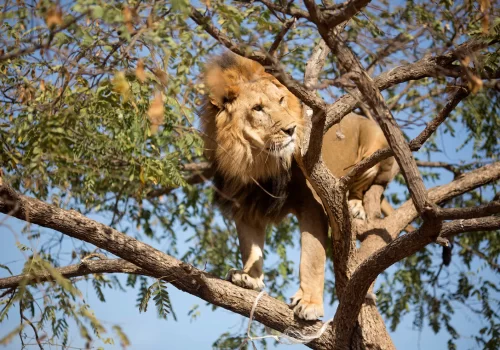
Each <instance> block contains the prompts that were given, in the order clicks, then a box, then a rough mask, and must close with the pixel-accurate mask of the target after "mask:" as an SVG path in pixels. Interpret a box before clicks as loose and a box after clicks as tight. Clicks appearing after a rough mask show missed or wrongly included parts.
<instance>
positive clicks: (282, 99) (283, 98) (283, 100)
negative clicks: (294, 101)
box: [280, 96, 285, 105]
mask: <svg viewBox="0 0 500 350" xmlns="http://www.w3.org/2000/svg"><path fill="white" fill-rule="evenodd" d="M283 102H285V96H283V97H282V98H280V105H282V104H283Z"/></svg>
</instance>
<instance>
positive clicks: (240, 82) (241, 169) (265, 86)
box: [201, 53, 303, 183]
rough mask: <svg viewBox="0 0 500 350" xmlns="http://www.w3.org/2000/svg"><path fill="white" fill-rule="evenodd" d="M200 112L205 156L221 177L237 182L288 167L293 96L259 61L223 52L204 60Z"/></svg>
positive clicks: (294, 120)
mask: <svg viewBox="0 0 500 350" xmlns="http://www.w3.org/2000/svg"><path fill="white" fill-rule="evenodd" d="M204 78H205V79H204V81H205V86H206V89H207V90H208V91H207V99H206V103H205V106H204V109H203V111H202V113H201V115H202V127H203V131H204V134H205V135H204V139H205V148H206V154H207V156H208V158H209V159H210V160H212V161H214V162H215V163H216V164H217V170H218V171H219V172H221V173H222V174H223V175H224V176H227V177H229V178H232V179H238V180H239V181H242V182H243V183H249V182H251V181H255V180H261V179H266V178H270V177H273V176H275V175H277V174H278V173H279V172H281V171H283V170H286V169H288V168H289V167H290V164H291V161H292V158H293V154H294V152H296V151H297V150H298V149H299V145H300V142H301V138H302V130H303V118H302V114H301V111H302V109H301V105H300V102H299V100H298V99H297V98H296V97H295V96H294V95H293V94H292V93H290V91H288V89H286V88H285V87H284V86H283V85H282V84H281V83H280V82H279V81H278V80H276V79H275V78H274V77H273V76H272V75H270V74H268V73H266V72H265V70H264V67H262V66H261V65H260V64H258V63H256V62H254V61H252V60H249V59H246V58H243V57H241V56H237V55H235V54H233V53H226V54H224V55H222V56H220V57H218V58H216V59H215V60H213V61H212V62H211V63H209V64H208V66H207V69H206V71H205V76H204Z"/></svg>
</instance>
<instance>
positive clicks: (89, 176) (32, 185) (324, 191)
mask: <svg viewBox="0 0 500 350" xmlns="http://www.w3.org/2000/svg"><path fill="white" fill-rule="evenodd" d="M0 7H1V10H2V11H1V14H0V16H1V19H2V27H1V32H2V33H1V39H0V40H1V45H0V46H1V47H2V49H0V92H1V94H2V96H1V97H0V98H1V102H2V104H3V108H2V110H1V111H0V120H1V124H0V140H1V145H2V152H1V153H0V165H1V171H2V173H1V177H0V212H2V213H4V214H7V216H13V217H16V218H18V219H20V220H23V221H26V222H27V223H29V224H35V225H28V226H27V228H26V229H25V230H24V235H26V236H25V237H26V238H27V239H29V240H37V241H38V242H40V243H39V244H38V245H37V247H38V249H37V250H34V249H33V248H30V247H28V246H25V245H22V244H19V246H18V248H19V249H22V250H28V251H29V252H30V254H29V256H28V259H27V261H26V264H25V267H24V269H23V271H21V272H20V273H19V275H17V276H11V277H5V278H1V279H0V289H2V292H1V294H0V295H1V300H2V309H1V313H0V322H1V321H3V320H5V318H6V317H7V316H9V314H10V313H12V306H13V305H14V304H16V303H18V304H19V307H20V317H21V323H20V326H19V327H18V328H16V329H13V330H11V332H9V333H8V334H7V335H6V336H5V337H4V338H3V339H2V340H1V343H7V342H9V341H10V340H11V339H12V337H13V336H15V335H16V334H18V333H19V334H22V333H23V332H28V331H32V332H33V335H34V337H35V338H36V339H35V340H36V344H37V345H36V346H39V347H40V348H43V346H45V345H46V344H53V343H54V342H58V343H59V342H60V343H61V344H63V345H64V344H66V342H67V339H68V332H69V328H68V327H69V326H68V323H67V321H66V320H67V319H68V318H71V319H73V320H74V321H75V322H76V324H77V326H78V328H79V329H80V334H81V335H82V337H83V338H84V339H86V341H87V345H86V346H87V347H90V346H91V345H92V344H93V341H94V339H95V338H100V339H104V340H106V339H105V338H104V335H103V334H104V333H103V332H104V331H105V328H104V327H103V325H102V324H101V323H100V322H99V320H98V319H97V318H96V317H95V316H94V315H93V313H92V312H91V311H90V309H89V305H86V304H85V303H84V302H82V301H81V300H80V299H78V298H75V296H77V295H78V294H79V291H78V288H77V285H76V284H75V278H77V277H80V278H81V277H82V276H84V277H85V278H86V279H88V280H89V281H91V282H92V285H93V286H94V288H95V291H96V294H97V295H98V297H99V298H100V299H102V300H104V293H105V288H122V286H121V284H120V280H119V279H117V278H116V277H114V275H109V274H113V273H125V274H128V277H127V282H126V287H125V288H131V289H133V288H138V293H139V304H138V307H139V310H140V311H144V310H145V308H146V306H147V304H148V301H149V299H150V298H154V300H155V304H156V306H157V309H158V312H159V315H160V316H162V317H164V318H167V317H168V315H169V314H170V313H171V312H172V305H171V301H170V299H169V296H168V292H167V290H166V287H167V284H171V285H173V286H175V287H176V288H179V289H180V290H183V291H185V292H188V293H190V294H193V295H195V296H198V297H199V298H201V299H203V300H205V301H207V302H209V303H212V304H213V305H216V306H219V307H222V308H225V309H228V310H231V311H233V312H236V313H239V314H241V315H244V316H249V314H250V312H251V310H252V307H253V306H254V301H255V299H256V297H257V294H258V293H257V292H255V291H250V290H245V289H242V288H240V287H237V286H235V285H232V284H230V283H229V282H226V281H224V280H222V279H220V278H219V277H216V276H223V275H224V274H225V272H226V271H227V270H228V269H229V267H230V266H235V265H236V264H238V253H237V244H236V238H235V237H236V236H235V233H234V230H233V229H232V226H231V225H230V224H227V223H225V222H223V221H222V220H220V219H219V218H220V216H219V215H218V213H217V210H216V208H214V207H213V206H212V205H211V199H212V194H213V191H216V190H217V189H214V188H213V186H212V185H211V184H210V177H211V175H212V169H211V168H210V165H209V164H207V163H206V162H204V159H203V157H202V148H203V146H202V143H201V141H200V137H199V131H198V129H197V126H198V122H197V119H196V113H195V112H196V109H197V107H198V106H199V105H200V100H201V97H202V95H203V93H204V86H203V83H202V81H201V79H200V78H199V77H200V72H201V71H202V66H203V63H204V62H206V60H207V59H208V57H209V55H211V54H217V53H220V52H221V51H222V49H224V50H231V51H233V52H235V53H237V54H239V55H242V56H246V57H248V58H250V59H253V60H255V61H257V62H259V63H261V64H262V65H264V66H265V67H266V70H267V71H269V72H270V73H272V74H273V75H274V76H275V77H276V78H277V79H278V80H279V81H280V82H282V83H283V84H284V85H285V86H286V87H288V89H289V90H290V91H291V92H292V93H293V94H295V95H296V96H297V97H298V98H299V99H300V100H301V101H302V102H303V103H304V117H305V118H306V120H307V121H308V123H307V124H308V126H307V132H306V133H305V139H304V141H303V145H302V150H301V154H300V155H297V159H296V160H297V162H298V163H299V165H300V166H301V169H302V171H303V172H304V174H305V175H306V177H307V178H308V180H309V181H310V182H311V184H312V185H313V186H314V188H315V190H316V192H317V193H318V195H319V196H320V197H321V200H322V201H323V205H324V207H325V210H326V212H327V213H328V217H329V220H330V225H331V226H335V227H337V228H338V230H336V232H338V234H336V235H334V236H333V237H332V240H331V248H332V249H331V259H332V262H333V264H331V265H332V266H330V268H331V269H333V272H334V277H335V278H334V282H332V281H328V282H327V286H328V288H327V293H328V294H329V295H327V297H329V298H331V300H332V302H333V301H334V300H338V308H337V311H336V313H335V317H334V319H333V321H332V324H331V326H328V328H327V331H326V332H325V333H323V335H322V336H321V337H320V338H318V339H315V340H313V341H311V342H310V343H308V344H307V345H308V346H310V347H312V348H335V349H344V348H352V349H361V348H379V349H390V348H393V347H394V346H393V344H392V342H391V339H390V336H389V335H388V332H387V328H386V324H385V322H384V318H383V317H382V316H384V317H385V320H386V322H388V324H389V323H390V327H391V328H392V329H394V328H395V327H396V326H397V324H398V323H399V321H400V319H401V317H402V316H403V315H404V314H405V313H406V312H407V311H406V309H407V308H408V306H411V308H412V309H413V310H414V311H415V315H416V316H415V324H416V325H417V326H419V327H422V326H423V324H424V320H425V319H428V321H429V323H430V325H431V326H432V328H433V329H434V330H435V331H437V330H439V328H440V327H441V326H443V327H445V328H446V330H447V331H448V333H449V334H450V341H449V347H450V348H454V347H455V345H454V341H455V340H456V339H457V338H458V337H459V336H460V335H459V334H458V333H457V332H456V331H455V329H454V328H453V322H452V321H451V318H452V315H453V313H454V308H455V307H456V305H457V304H464V305H468V304H469V303H470V300H471V298H476V299H478V300H480V303H481V306H480V308H479V309H476V308H475V307H471V312H476V313H478V314H479V315H480V316H481V317H483V318H484V319H485V320H486V321H487V326H486V327H485V328H483V329H482V330H481V332H480V333H479V334H477V335H474V336H475V338H476V340H477V342H478V343H479V344H480V346H482V347H484V348H490V349H495V348H498V346H499V339H500V327H499V316H498V313H497V311H496V310H498V301H497V300H496V298H495V293H497V292H498V287H497V286H496V283H495V282H492V281H490V280H489V279H488V278H486V277H484V276H483V277H481V278H479V279H478V280H477V281H479V282H477V281H476V282H473V280H472V278H471V276H469V275H467V274H466V273H464V272H462V273H460V275H459V276H446V275H445V274H440V272H441V268H442V266H441V264H440V263H437V261H438V260H439V261H440V259H441V257H440V256H438V255H439V254H438V251H439V249H440V247H439V245H442V246H445V247H449V246H450V245H451V243H450V241H452V240H453V241H454V245H455V246H458V247H460V251H459V253H458V254H455V255H457V256H456V257H454V259H455V260H456V261H457V262H459V263H460V264H462V265H463V270H464V271H466V270H467V269H468V268H470V264H471V261H473V260H474V259H479V260H480V261H482V262H484V264H486V266H487V267H488V268H489V269H491V270H492V271H494V272H495V273H498V271H499V265H498V263H497V260H498V252H499V249H500V242H499V237H498V231H497V232H496V233H495V230H498V229H499V228H500V217H498V215H497V214H498V213H499V212H500V202H499V201H498V195H496V193H497V185H496V184H495V182H496V181H497V180H498V179H499V178H500V163H499V162H498V161H497V157H498V151H499V147H498V135H500V118H499V116H498V115H499V113H498V112H499V111H498V109H499V100H498V91H499V83H498V79H499V78H500V62H499V49H500V47H499V45H498V41H499V38H500V36H499V34H500V22H499V19H498V17H497V16H498V11H499V7H498V6H497V7H495V6H492V4H490V2H489V1H486V0H484V1H480V2H479V3H477V4H476V3H474V2H465V3H462V2H459V3H453V2H450V1H437V2H427V1H408V2H406V3H404V2H402V3H398V4H391V3H390V2H387V1H384V0H382V1H376V2H370V1H368V0H349V1H346V2H344V3H338V4H337V3H333V2H331V1H326V0H325V1H322V2H321V3H319V2H315V1H309V0H304V2H303V3H302V2H295V1H293V0H292V1H289V2H287V1H267V0H261V1H236V2H232V3H229V4H228V3H225V2H223V1H203V2H200V3H192V4H190V3H189V2H186V1H183V0H180V1H179V0H176V1H170V2H168V1H161V0H155V1H135V0H134V1H129V2H127V3H124V2H121V1H106V2H102V1H98V0H77V1H74V2H70V3H64V4H62V3H61V4H52V3H51V2H49V1H38V2H37V1H33V2H30V1H17V2H16V3H11V2H9V1H5V2H4V3H3V4H1V5H0ZM353 110H356V111H357V112H358V113H360V114H363V115H365V116H366V117H368V118H373V119H375V120H376V121H377V122H378V123H379V125H380V126H381V128H382V130H383V132H384V134H385V136H386V138H387V140H388V141H389V144H390V148H388V149H384V150H380V151H378V152H376V153H375V154H373V155H372V156H370V157H369V158H367V159H364V160H363V161H361V162H360V163H359V164H356V165H355V166H353V167H352V168H351V169H350V171H349V173H348V174H347V175H346V176H344V177H342V178H335V177H334V176H333V175H332V174H331V173H330V172H329V171H328V170H327V168H326V167H325V166H324V164H323V162H322V160H321V156H320V152H319V151H320V149H321V144H322V136H323V135H324V133H325V132H326V131H327V130H328V129H329V128H330V127H331V126H332V125H334V124H336V123H338V122H339V121H340V120H341V119H342V117H344V116H345V115H346V114H347V113H349V112H351V111H353ZM310 112H312V113H310ZM415 130H416V131H415ZM437 130H439V131H440V132H442V133H449V134H450V135H451V136H450V137H455V135H458V134H457V131H460V133H461V135H462V136H463V135H464V134H465V135H466V136H465V137H463V141H464V146H466V145H467V144H469V145H470V144H472V147H470V148H471V150H472V151H471V152H472V155H471V157H470V158H471V159H470V162H465V163H459V164H452V163H448V162H442V161H436V160H435V159H436V155H437V154H438V153H439V152H442V151H445V148H444V146H443V145H440V144H439V143H438V142H437V141H436V140H437V139H436V136H435V133H436V131H437ZM412 134H416V135H418V136H416V137H414V138H413V139H411V140H410V137H409V135H412ZM457 137H458V136H457ZM417 152H418V153H417ZM390 156H394V157H395V159H396V160H397V162H398V164H399V166H400V169H401V175H399V176H398V178H397V181H398V182H399V183H401V184H402V186H404V188H406V189H407V192H405V193H407V195H406V194H405V193H402V194H401V193H400V194H399V195H396V194H393V195H392V196H389V195H388V194H386V196H387V197H390V199H391V201H392V202H393V204H395V205H397V206H399V207H398V209H396V210H395V211H394V212H392V213H389V212H387V211H386V212H385V217H383V215H382V214H381V208H380V198H381V196H382V188H380V187H379V186H372V188H371V189H370V190H369V191H368V192H367V193H366V195H365V198H364V206H365V208H366V210H367V213H368V219H367V221H366V222H359V221H358V220H351V218H350V215H349V210H348V206H347V201H346V188H347V187H348V185H349V184H350V183H351V182H352V181H353V179H354V178H355V177H356V176H358V175H359V174H361V173H362V172H363V171H364V170H366V169H368V168H369V167H371V166H372V165H373V164H376V163H377V162H379V161H380V160H382V159H385V158H387V157H390ZM429 169H431V171H429ZM433 169H434V170H435V169H444V171H448V172H451V173H452V174H453V175H454V180H453V181H451V182H449V183H448V184H445V185H442V186H439V187H433V188H428V187H426V186H425V185H424V180H426V181H427V180H432V179H435V178H436V177H439V176H440V175H442V171H441V170H436V171H434V170H433ZM426 183H429V182H426ZM177 188H179V189H177ZM405 196H406V197H405ZM96 213H97V214H99V215H100V216H99V217H100V218H106V219H108V220H109V221H108V222H106V223H104V222H98V221H95V220H92V219H90V218H89V217H88V215H89V214H92V215H94V214H96ZM101 221H102V220H101ZM412 222H413V226H415V227H417V229H414V228H413V227H407V226H408V225H409V224H410V223H412ZM1 225H2V226H3V228H2V231H4V232H2V235H5V234H7V232H8V225H7V224H6V222H5V219H3V221H2V223H1ZM40 227H43V228H50V229H52V230H54V231H46V230H40V229H39V228H40ZM174 227H180V228H183V229H186V228H189V229H190V230H191V232H192V236H190V237H189V239H190V240H191V248H190V249H189V250H188V251H187V252H186V253H185V254H184V255H183V256H179V255H178V252H177V250H176V243H177V240H178V239H182V240H185V239H187V237H185V236H183V237H182V238H181V237H180V234H179V233H178V232H176V230H175V229H174ZM294 228H295V222H294V221H293V219H290V220H288V221H286V222H285V223H283V224H282V225H280V227H278V228H277V229H275V230H274V232H269V234H268V242H267V243H268V251H269V252H276V253H277V254H278V256H279V257H280V263H279V265H278V266H277V267H273V268H267V271H266V276H267V277H268V278H269V280H270V281H271V284H270V286H268V287H269V290H270V294H271V295H274V296H276V298H275V297H272V296H270V295H264V296H262V298H261V299H260V300H259V303H258V305H257V307H254V309H255V310H254V314H253V318H254V319H255V320H257V321H259V322H260V323H261V324H263V325H266V326H268V327H270V328H272V329H275V330H277V331H280V332H283V331H285V330H287V331H290V330H300V332H302V333H305V334H307V332H313V331H314V330H317V329H318V328H319V327H320V326H321V325H322V323H321V322H320V321H318V322H312V323H311V322H306V321H301V320H298V319H296V318H294V316H293V311H292V310H291V309H290V308H289V307H288V306H287V305H286V304H285V303H284V302H283V301H280V300H282V299H283V295H282V294H281V293H282V290H283V288H284V287H286V286H287V285H289V284H291V283H292V282H293V281H294V278H293V274H292V272H293V262H292V261H290V260H289V258H288V257H287V254H286V250H285V249H284V247H285V246H286V245H287V244H289V243H290V242H291V241H292V240H293V239H294V232H295V231H294ZM405 230H406V233H405ZM141 236H142V237H144V236H146V237H148V238H152V239H155V240H159V241H162V242H168V243H169V247H170V248H168V249H167V250H166V252H163V251H160V250H158V249H155V248H153V247H152V246H150V245H148V244H145V243H144V242H142V241H141V239H140V237H141ZM271 237H273V239H271ZM68 239H72V240H73V245H72V247H71V261H70V265H67V266H61V262H62V261H63V260H61V255H60V250H61V249H60V248H61V244H63V242H64V241H65V240H68ZM357 242H358V243H357ZM434 243H437V244H438V245H436V244H434ZM438 248H439V249H438ZM444 252H445V253H446V254H449V249H446V248H445V250H444ZM110 254H112V255H115V256H117V257H118V258H113V257H111V256H110ZM446 254H445V255H446ZM445 258H446V256H445ZM445 260H447V259H445ZM445 262H446V261H445ZM396 263H398V269H397V270H396V272H395V273H394V274H390V275H384V279H385V280H386V281H385V283H384V284H382V285H381V287H380V289H379V290H376V291H375V292H376V293H377V295H378V300H377V302H375V301H374V300H368V299H365V295H366V294H367V292H369V291H370V289H371V288H373V284H374V282H375V280H376V278H377V277H378V276H379V275H380V274H383V273H384V271H386V269H387V268H388V267H390V266H391V265H393V264H396ZM203 265H205V268H204V269H200V268H197V266H203ZM0 267H2V268H4V269H6V270H9V269H8V266H5V265H0ZM9 272H10V271H9ZM46 282H50V283H46ZM451 282H454V284H451ZM42 283H44V289H43V291H42V292H41V291H40V289H37V288H34V285H37V284H42ZM452 285H453V288H452V287H451V286H452ZM333 286H334V287H333ZM437 291H438V292H437ZM37 293H43V295H42V296H43V302H42V303H39V302H38V301H37ZM497 296H498V295H497ZM54 300H56V302H54ZM35 305H38V306H40V307H39V308H35ZM12 317H13V316H12ZM89 326H90V327H91V328H92V329H93V332H92V331H90V330H88V328H89ZM115 331H116V332H117V335H118V337H119V338H120V339H121V341H122V344H123V345H124V346H126V345H127V343H128V340H127V338H126V335H125V334H124V333H123V331H122V330H121V329H120V328H119V327H115ZM21 339H22V337H21ZM240 344H241V339H239V340H238V341H235V340H234V339H222V340H221V341H220V342H218V343H217V344H216V345H217V346H219V347H225V348H227V347H230V346H236V347H238V346H239V345H240Z"/></svg>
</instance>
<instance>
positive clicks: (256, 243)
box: [227, 221, 266, 290]
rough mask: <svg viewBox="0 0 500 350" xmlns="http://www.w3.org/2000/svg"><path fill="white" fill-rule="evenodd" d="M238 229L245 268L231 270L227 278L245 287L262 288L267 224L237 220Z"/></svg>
mask: <svg viewBox="0 0 500 350" xmlns="http://www.w3.org/2000/svg"><path fill="white" fill-rule="evenodd" d="M236 230H237V231H238V239H239V241H240V252H241V258H242V259H243V270H231V271H229V273H228V276H227V279H228V280H229V281H231V282H232V283H234V284H236V285H238V286H240V287H243V288H248V289H255V290H261V289H263V288H264V274H263V269H262V265H263V262H264V241H265V237H266V226H265V225H263V224H255V225H250V224H247V223H244V222H241V221H237V222H236Z"/></svg>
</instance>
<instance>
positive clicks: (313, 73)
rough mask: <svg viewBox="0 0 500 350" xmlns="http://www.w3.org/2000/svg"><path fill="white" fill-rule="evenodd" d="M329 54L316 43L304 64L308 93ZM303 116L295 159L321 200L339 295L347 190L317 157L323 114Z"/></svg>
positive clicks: (346, 244)
mask: <svg viewBox="0 0 500 350" xmlns="http://www.w3.org/2000/svg"><path fill="white" fill-rule="evenodd" d="M329 52H330V50H329V49H328V46H327V45H326V43H325V42H324V41H323V40H320V42H319V43H318V44H317V45H316V46H315V48H314V50H313V52H312V55H311V57H310V58H309V60H308V62H307V64H306V70H305V74H304V82H305V86H307V87H308V88H310V89H311V90H312V89H313V87H314V86H315V85H316V83H317V81H318V77H319V74H320V73H321V71H322V69H323V66H324V63H325V60H326V57H327V55H328V54H329ZM312 91H313V90H312ZM309 112H310V113H309ZM314 112H315V113H314ZM303 114H304V119H305V120H306V128H305V132H304V140H303V143H302V149H301V157H297V162H298V163H299V165H300V167H301V168H302V171H303V173H304V175H305V176H306V177H307V179H308V180H309V182H310V183H311V185H312V186H313V188H314V189H315V191H316V193H317V194H318V195H319V197H320V198H321V201H322V202H323V205H324V208H325V209H326V212H327V214H328V218H329V221H330V226H331V227H332V228H334V229H333V231H332V232H333V242H334V244H333V250H334V254H333V259H334V266H335V269H334V271H335V283H336V288H337V291H338V293H339V294H341V293H342V289H343V287H344V286H345V284H346V283H347V281H348V279H349V275H350V265H351V259H350V258H349V257H350V256H351V255H352V254H351V253H353V252H354V251H355V250H356V244H355V238H356V237H355V235H354V234H353V232H354V231H353V230H352V229H351V218H350V212H349V208H348V206H347V199H346V192H347V189H346V187H345V186H342V184H340V183H339V182H338V180H337V179H336V178H335V177H334V176H333V174H332V173H331V172H330V171H329V169H328V168H327V167H326V165H325V164H324V162H323V159H322V156H321V149H322V144H323V125H322V124H323V123H324V118H317V115H318V114H323V111H312V110H310V109H308V108H305V109H304V111H303Z"/></svg>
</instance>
